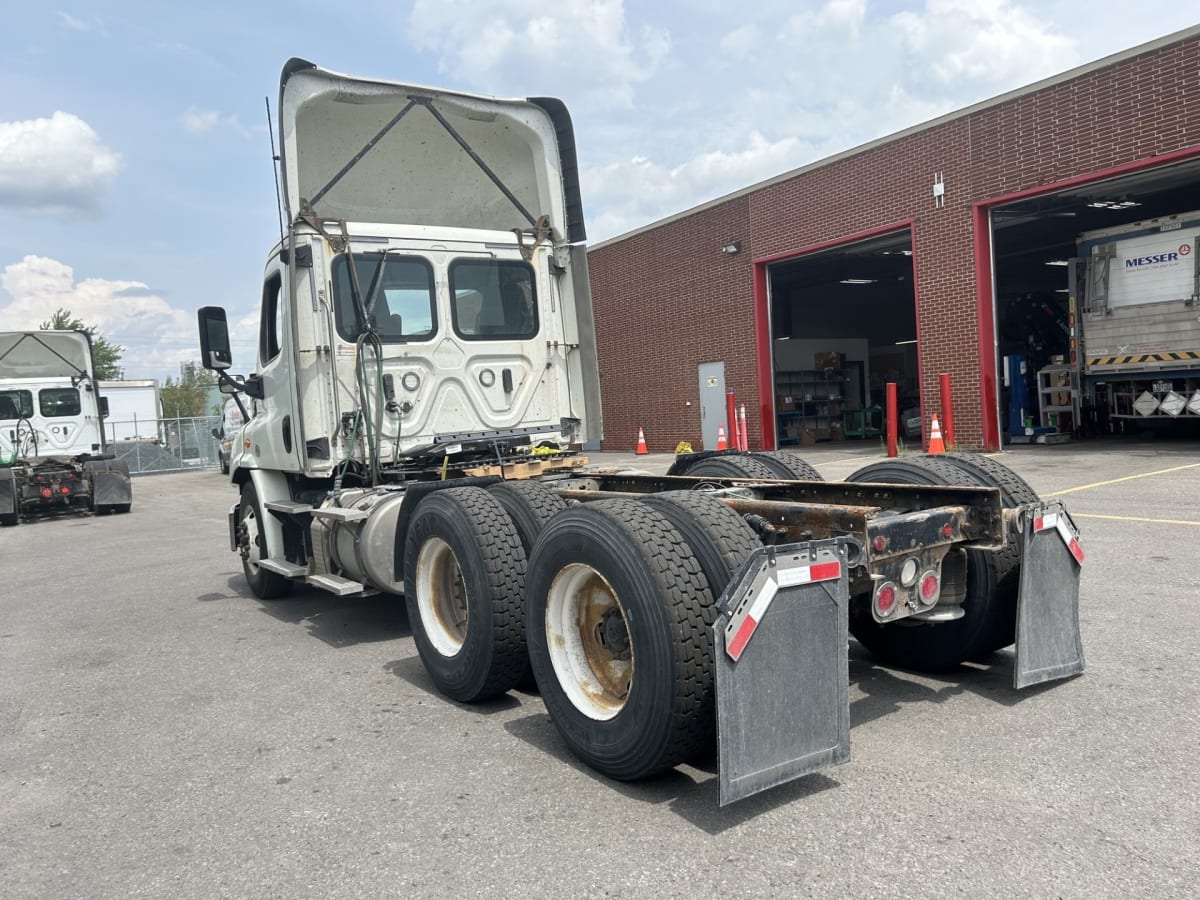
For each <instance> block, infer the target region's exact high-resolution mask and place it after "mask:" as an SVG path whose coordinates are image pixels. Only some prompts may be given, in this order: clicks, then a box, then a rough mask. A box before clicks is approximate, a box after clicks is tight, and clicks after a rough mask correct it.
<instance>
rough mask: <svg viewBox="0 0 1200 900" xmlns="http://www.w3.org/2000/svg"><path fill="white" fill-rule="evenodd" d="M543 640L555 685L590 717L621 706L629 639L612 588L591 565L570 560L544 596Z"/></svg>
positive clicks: (629, 673) (630, 665) (629, 680)
mask: <svg viewBox="0 0 1200 900" xmlns="http://www.w3.org/2000/svg"><path fill="white" fill-rule="evenodd" d="M546 642H547V649H548V651H549V654H550V661H551V663H552V665H553V666H554V672H555V675H556V677H557V679H558V683H559V685H560V686H561V687H562V689H563V692H564V693H565V694H566V695H567V698H568V699H569V700H570V701H571V703H572V704H573V705H574V706H575V708H576V709H578V710H579V711H580V712H582V713H583V714H584V715H586V716H588V717H589V718H592V719H596V720H598V721H605V720H608V719H611V718H613V717H614V716H616V715H617V713H619V712H620V711H621V710H622V709H624V708H625V702H626V700H627V699H628V697H629V690H630V688H631V686H632V684H633V670H634V659H633V642H632V640H631V639H630V635H629V623H628V621H627V620H626V618H625V610H624V608H623V607H622V606H621V601H620V599H619V598H618V597H617V594H616V591H614V590H613V588H612V585H611V584H609V583H608V580H607V579H605V577H604V576H603V575H601V574H600V573H599V572H597V571H596V570H595V569H593V568H592V567H591V566H588V565H584V564H582V563H572V564H571V565H569V566H566V567H564V568H563V569H562V570H561V571H559V573H558V574H557V575H556V576H555V578H554V581H553V583H552V584H551V585H550V591H549V593H548V595H547V597H546Z"/></svg>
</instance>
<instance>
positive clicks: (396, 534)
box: [199, 60, 1083, 803]
mask: <svg viewBox="0 0 1200 900" xmlns="http://www.w3.org/2000/svg"><path fill="white" fill-rule="evenodd" d="M279 126H280V133H281V140H282V148H281V155H280V169H281V173H282V185H283V189H282V191H281V194H282V202H283V212H284V215H285V222H286V230H285V233H284V234H283V235H282V238H281V240H280V242H279V243H278V244H277V245H276V246H275V247H274V249H272V250H271V252H270V254H269V255H268V259H267V265H266V272H265V275H264V279H263V289H262V313H261V317H260V326H259V335H258V363H257V369H256V371H255V372H254V373H253V374H251V375H249V376H247V377H245V378H236V379H235V378H232V377H231V376H230V375H229V374H228V373H227V370H228V369H229V368H230V366H231V353H230V340H229V332H228V325H227V318H226V314H225V311H224V310H223V309H221V308H219V307H206V308H204V309H201V310H200V311H199V326H200V348H201V354H202V359H203V362H204V365H205V366H206V367H208V368H210V369H213V370H215V371H216V372H217V373H218V376H219V378H220V380H221V383H222V387H223V389H224V390H226V391H228V392H232V393H234V394H235V396H236V397H238V399H239V401H241V400H242V399H244V397H243V395H244V396H245V397H248V398H249V399H250V400H251V401H252V402H253V404H254V408H255V416H254V418H252V419H250V418H249V417H247V419H248V420H247V422H246V424H245V426H244V427H243V429H242V431H241V434H240V438H239V440H238V441H237V442H235V447H234V450H233V453H232V457H231V463H230V465H231V473H230V477H231V480H232V482H233V484H234V485H236V486H237V487H238V488H239V490H240V497H239V499H238V502H237V503H236V504H234V505H233V507H232V508H231V510H230V513H229V540H230V545H231V549H232V550H233V551H234V552H236V553H238V554H239V555H240V556H241V559H242V565H243V571H244V573H245V577H246V581H247V582H248V584H249V587H250V589H251V591H252V592H253V593H254V594H255V596H257V597H259V598H261V599H263V600H272V599H276V598H282V597H284V596H286V595H287V594H288V593H289V592H290V591H291V590H292V588H293V587H294V586H295V585H297V584H307V585H311V586H315V587H318V588H321V589H324V590H327V591H332V592H334V593H335V594H340V595H363V594H380V595H383V596H384V597H385V598H386V597H387V596H403V598H404V602H405V604H406V606H407V611H408V616H409V621H410V624H411V627H412V632H413V637H414V640H415V643H416V647H417V651H418V653H419V655H420V658H421V660H422V662H423V664H424V666H425V668H426V670H427V671H428V673H429V675H430V678H431V679H432V681H433V683H434V684H435V685H436V687H437V688H438V690H440V691H441V692H443V693H444V694H446V695H447V696H449V697H452V698H454V699H456V700H459V701H462V702H473V701H476V700H480V699H483V698H486V697H491V696H494V695H496V694H499V693H503V692H505V691H507V690H509V689H511V688H513V687H514V686H516V685H518V684H522V683H528V682H529V680H530V678H532V680H533V681H534V682H536V685H537V687H538V689H539V691H540V693H541V695H542V697H543V699H544V701H545V704H546V709H547V711H548V713H549V715H550V717H551V719H552V720H553V722H554V724H555V725H556V727H557V728H558V730H559V732H560V734H561V735H562V737H563V739H564V741H565V742H566V744H567V745H568V746H569V747H570V748H571V749H572V750H573V751H574V752H575V753H576V754H577V755H578V756H579V757H580V758H582V759H583V760H585V761H586V762H587V763H588V764H589V765H591V766H593V767H594V768H596V769H597V770H598V771H600V772H603V773H605V774H607V775H609V776H612V777H614V778H618V779H635V778H641V777H644V776H647V775H650V774H652V773H654V772H657V771H659V770H662V769H664V768H668V767H671V766H674V765H676V764H678V763H680V762H684V761H687V760H690V759H694V758H697V757H705V756H707V755H710V754H711V753H712V751H713V749H714V747H715V748H716V749H717V751H718V754H719V756H718V758H719V765H720V778H721V802H722V803H728V802H731V801H733V800H737V799H739V798H741V797H744V796H746V795H748V794H751V793H754V792H755V791H758V790H763V789H765V788H768V787H771V786H772V785H775V784H779V783H781V782H783V781H787V780H790V779H791V778H795V777H798V776H799V775H802V774H804V773H806V772H811V771H814V770H816V769H819V768H822V767H824V766H828V765H833V764H835V763H838V762H841V761H844V760H845V759H846V758H848V754H849V699H848V670H847V655H846V642H847V640H848V633H849V632H853V633H854V634H855V635H856V636H857V638H858V639H859V641H861V642H862V643H863V644H864V645H865V646H866V647H867V648H869V649H870V650H871V651H872V652H874V653H875V654H877V655H878V656H879V657H880V658H881V659H882V660H884V661H885V662H890V663H894V664H897V665H903V666H911V667H914V668H919V669H938V668H945V667H948V666H954V665H957V664H958V663H960V662H962V661H963V660H965V659H968V658H975V657H978V656H981V655H986V654H988V653H990V652H991V651H993V650H995V649H997V648H999V647H1003V646H1006V645H1009V644H1011V643H1013V642H1014V639H1015V641H1016V648H1017V650H1016V662H1015V667H1014V670H1015V676H1014V680H1015V683H1016V684H1017V686H1025V685H1027V684H1034V683H1039V682H1044V681H1048V680H1052V679H1056V678H1062V677H1066V676H1068V675H1072V674H1075V673H1078V672H1080V671H1082V667H1083V655H1082V647H1081V644H1080V639H1079V629H1078V610H1077V603H1078V583H1079V582H1078V579H1079V571H1080V564H1081V562H1082V558H1083V554H1082V550H1081V549H1080V548H1079V542H1078V533H1077V532H1076V530H1075V528H1074V525H1073V524H1072V523H1071V520H1070V518H1069V516H1068V515H1067V513H1066V511H1065V509H1063V507H1062V505H1061V504H1060V503H1043V502H1041V501H1040V500H1039V499H1038V497H1037V495H1036V494H1035V493H1034V492H1033V491H1032V490H1031V489H1030V488H1029V486H1028V485H1027V484H1025V483H1024V482H1022V481H1021V480H1020V479H1019V478H1017V477H1016V476H1015V475H1014V474H1013V473H1012V472H1010V471H1008V470H1007V469H1006V468H1005V467H1003V466H1002V465H1000V464H999V463H997V462H995V461H993V460H991V459H988V458H982V457H980V458H976V457H973V456H970V455H957V454H948V455H945V456H938V457H914V458H906V459H904V460H893V461H887V462H880V463H876V464H873V465H870V466H867V467H866V468H864V469H863V470H861V471H860V472H859V473H857V475H856V477H855V478H853V479H852V480H851V481H850V482H847V483H836V484H834V483H825V482H823V481H821V479H820V476H819V475H818V474H817V473H816V471H815V470H814V469H812V467H811V466H809V465H808V464H807V463H805V461H804V460H803V459H801V458H800V457H798V456H796V455H795V454H790V453H770V452H758V453H728V452H713V453H698V454H688V455H683V456H680V457H678V458H677V459H676V462H675V464H674V466H673V467H672V470H671V472H670V473H669V474H668V475H666V476H651V475H646V474H639V473H636V472H624V471H597V470H594V469H592V468H590V467H587V466H585V465H584V463H585V460H584V458H583V456H582V455H581V444H582V443H584V442H585V441H589V440H597V439H598V438H599V437H600V433H601V429H600V402H599V392H598V383H599V379H598V374H597V368H598V367H597V357H596V349H595V338H594V335H593V329H592V310H591V304H590V295H589V292H588V278H587V268H586V262H587V260H586V255H585V250H584V222H583V215H582V206H581V203H580V197H579V178H578V173H577V169H576V162H575V153H574V144H573V136H572V128H571V122H570V118H569V116H568V114H567V110H566V109H565V107H564V106H563V104H562V103H560V102H559V101H556V100H550V99H544V98H534V99H519V100H501V99H495V98H490V97H482V96H476V95H469V94H463V93H457V92H451V91H446V90H440V89H435V88H428V87H421V86H417V85H411V84H403V83H398V82H392V81H381V80H376V79H365V78H357V77H352V76H347V75H342V74H339V73H335V72H331V71H328V70H324V69H320V68H318V67H316V66H314V65H313V64H311V63H308V62H305V61H302V60H292V61H290V62H289V63H287V65H286V66H285V67H284V69H283V73H282V77H281V87H280V102H279ZM653 388H654V386H653V385H647V390H652V389H653ZM907 764H909V763H903V765H907ZM911 764H913V765H919V764H920V762H919V761H913V762H912V763H911Z"/></svg>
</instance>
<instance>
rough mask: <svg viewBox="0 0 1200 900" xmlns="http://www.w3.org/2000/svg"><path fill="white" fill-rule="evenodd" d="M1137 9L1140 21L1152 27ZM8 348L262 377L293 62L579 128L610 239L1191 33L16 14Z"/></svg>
mask: <svg viewBox="0 0 1200 900" xmlns="http://www.w3.org/2000/svg"><path fill="white" fill-rule="evenodd" d="M1131 9H1136V15H1131V14H1130V12H1131ZM0 12H2V16H0V21H3V26H4V34H5V42H4V43H5V48H4V53H3V54H0V329H5V330H8V329H14V328H29V327H36V326H37V325H38V324H39V323H40V322H42V321H44V320H46V319H47V318H49V316H50V315H51V314H52V313H53V311H54V310H55V309H56V308H59V307H64V308H68V309H70V310H71V311H72V313H74V314H75V315H76V316H78V317H80V318H82V319H83V320H84V321H86V322H88V323H90V324H94V325H96V326H97V327H98V328H99V329H100V331H101V333H102V334H104V336H105V337H107V338H108V339H109V340H111V341H114V342H116V343H119V344H121V345H123V346H124V347H125V348H126V350H125V354H124V359H123V364H124V366H125V374H126V377H129V378H158V379H160V380H161V379H165V378H166V377H167V376H168V375H171V374H176V375H177V374H178V366H179V363H180V362H181V361H185V360H191V359H195V358H197V357H198V351H197V349H196V346H195V345H196V339H195V310H196V309H197V307H200V306H204V305H208V304H220V305H223V306H225V307H227V308H228V310H229V314H230V321H231V322H233V323H240V324H237V325H235V327H236V328H238V329H239V331H240V335H241V337H242V339H241V340H239V341H238V342H237V343H238V344H239V350H238V355H237V357H236V359H235V371H242V372H245V371H249V370H251V369H252V368H253V365H254V362H253V359H252V358H251V356H250V353H249V351H248V350H246V349H245V348H247V347H249V346H251V345H252V342H253V335H252V333H251V331H250V329H251V328H252V327H253V324H252V323H253V320H254V315H255V308H256V305H257V298H258V289H259V281H260V278H261V273H262V263H263V255H264V253H265V252H266V250H267V249H268V247H269V245H270V244H271V243H272V242H273V241H274V240H275V239H276V237H277V234H278V220H277V217H276V207H275V187H274V181H273V178H272V173H271V162H270V147H269V143H268V137H267V131H266V125H265V120H266V112H265V104H264V98H265V97H267V96H270V97H271V98H272V104H274V98H275V97H276V96H277V94H278V77H279V69H280V67H281V66H282V64H283V62H284V61H285V60H286V59H288V58H289V57H291V56H300V57H304V58H306V59H309V60H311V61H313V62H315V63H318V64H319V65H322V66H325V67H327V68H332V69H337V70H339V71H344V72H352V73H355V74H362V75H370V76H376V77H384V78H394V79H397V80H404V81H414V82H418V83H423V84H433V85H440V86H449V87H457V88H462V89H465V90H470V91H475V92H479V93H487V94H497V95H502V96H530V95H550V96H558V97H561V98H562V99H563V100H565V101H566V103H567V105H568V107H569V108H570V109H571V111H572V115H573V118H574V121H575V130H576V137H577V141H578V146H579V163H580V166H581V169H582V176H583V197H584V208H585V211H586V214H587V220H588V236H589V239H590V240H591V241H592V242H593V243H594V242H596V241H598V240H603V239H604V238H607V237H612V236H614V235H617V234H620V233H622V232H624V231H627V230H629V229H632V228H636V227H639V226H641V225H645V224H647V223H649V222H652V221H654V220H655V219H657V218H661V217H663V216H666V215H670V214H672V213H675V212H679V211H681V210H684V209H687V208H688V207H690V206H693V205H695V204H698V203H702V202H704V201H706V200H710V199H712V198H714V197H718V196H720V195H722V194H725V193H728V192H730V191H733V190H737V189H738V188H741V187H744V186H746V185H749V184H751V183H753V182H755V181H758V180H761V179H764V178H769V177H771V176H773V175H777V174H779V173H781V172H784V171H786V170H788V169H790V168H794V167H796V166H799V165H802V164H804V163H807V162H810V161H812V160H816V159H820V158H822V157H825V156H828V155H830V154H832V153H836V152H838V151H840V150H844V149H846V148H849V147H853V146H856V145H858V144H861V143H864V142H866V141H870V140H872V139H874V138H877V137H881V136H883V135H886V134H890V133H892V132H895V131H897V130H900V129H902V128H905V127H907V126H910V125H914V124H917V123H919V122H923V121H926V120H928V119H930V118H933V117H935V116H938V115H940V114H942V113H945V112H949V111H951V110H954V109H958V108H961V107H963V106H967V105H970V104H971V103H974V102H976V101H979V100H983V99H987V98H989V97H992V96H995V95H996V94H999V93H1002V92H1004V91H1007V90H1010V89H1012V88H1016V87H1020V86H1021V85H1024V84H1028V83H1030V82H1032V81H1036V80H1038V79H1039V78H1043V77H1045V76H1047V75H1052V74H1055V73H1057V72H1061V71H1064V70H1066V69H1069V68H1072V67H1074V66H1076V65H1079V64H1082V63H1085V62H1089V61H1092V60H1095V59H1098V58H1100V57H1103V56H1106V55H1108V54H1110V53H1114V52H1117V51H1120V50H1123V49H1126V48H1128V47H1132V46H1134V45H1136V44H1139V43H1142V42H1145V41H1148V40H1153V39H1154V38H1157V37H1161V36H1163V35H1165V34H1168V33H1170V32H1173V31H1176V30H1179V29H1182V28H1186V27H1189V26H1191V25H1193V24H1195V14H1194V12H1192V10H1191V7H1190V6H1189V5H1188V4H1185V3H1179V2H1177V0H1174V2H1169V3H1168V2H1160V0H1142V2H1141V3H1138V4H1137V5H1136V7H1130V5H1129V4H1128V3H1124V2H1122V3H1117V2H1113V0H1086V2H1085V0H1042V2H1038V3H1036V4H1035V3H1033V2H1031V0H827V2H817V0H814V2H808V0H786V2H773V0H763V2H750V3H741V4H738V3H730V2H728V0H690V2H683V0H654V2H651V0H642V2H635V0H624V2H622V0H557V2H555V3H545V2H533V0H414V2H398V0H390V2H376V0H357V2H355V3H347V4H337V3H332V4H331V3H328V2H319V3H318V2H313V0H290V2H288V3H276V2H274V0H260V2H245V0H240V2H237V3H233V2H226V0H208V2H196V3H187V4H183V3H174V2H164V0H90V2H87V3H82V2H67V3H61V4H57V5H56V3H55V0H49V3H48V4H35V3H17V2H16V0H2V4H0Z"/></svg>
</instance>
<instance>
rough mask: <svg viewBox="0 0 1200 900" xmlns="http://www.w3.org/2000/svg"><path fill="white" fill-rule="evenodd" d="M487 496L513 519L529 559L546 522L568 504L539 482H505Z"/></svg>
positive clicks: (494, 487)
mask: <svg viewBox="0 0 1200 900" xmlns="http://www.w3.org/2000/svg"><path fill="white" fill-rule="evenodd" d="M488 493H490V494H491V495H492V496H493V497H495V498H496V499H497V500H499V501H500V505H501V506H503V507H504V511H505V512H506V513H508V517H509V518H510V519H512V520H513V524H514V525H515V526H516V527H517V537H518V538H520V539H521V546H522V547H523V548H524V549H525V557H526V558H527V559H528V557H529V553H530V551H532V550H533V545H534V543H536V542H537V539H538V535H539V534H541V533H542V529H543V528H544V527H545V526H546V523H547V522H549V521H550V520H551V519H552V518H553V517H554V515H555V513H559V512H562V511H563V510H564V509H566V508H567V501H565V500H564V499H563V498H562V497H560V496H559V495H558V494H556V493H555V492H554V491H552V490H550V488H548V487H546V486H545V485H544V484H538V483H537V482H536V481H502V482H500V483H499V484H494V485H492V486H491V487H489V488H488Z"/></svg>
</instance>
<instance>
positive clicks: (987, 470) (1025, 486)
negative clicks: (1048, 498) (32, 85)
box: [945, 453, 1042, 655]
mask: <svg viewBox="0 0 1200 900" xmlns="http://www.w3.org/2000/svg"><path fill="white" fill-rule="evenodd" d="M945 459H946V462H948V463H950V464H952V465H955V466H958V467H960V468H962V469H963V470H964V471H968V472H970V473H971V474H972V475H973V476H974V477H975V479H976V480H977V481H978V483H979V484H983V485H987V486H988V487H997V488H999V489H1000V496H1001V497H1002V498H1003V500H1004V507H1005V509H1015V508H1016V507H1018V506H1022V505H1024V504H1027V503H1038V502H1040V501H1041V499H1042V498H1041V497H1039V496H1038V492H1037V491H1035V490H1034V489H1033V487H1032V486H1031V485H1030V484H1029V482H1028V481H1026V480H1025V479H1024V478H1022V477H1021V476H1020V475H1018V474H1017V473H1016V472H1014V471H1013V470H1012V469H1010V468H1009V467H1008V466H1006V465H1004V463H1002V462H1000V461H998V460H995V459H992V458H991V457H990V456H983V455H982V454H979V453H947V454H946V455H945ZM1020 552H1021V551H1020V544H1019V543H1014V544H1013V545H1011V550H1010V552H1009V555H1010V556H1011V558H1012V560H1013V562H1012V565H1011V567H1010V568H1009V569H1008V571H1006V572H1005V573H1004V574H1003V575H1002V576H1001V583H1000V584H999V586H998V590H999V594H1000V602H1001V603H1003V604H1005V607H1006V608H1005V609H1004V611H1003V612H1001V613H998V614H997V616H996V619H995V629H994V631H993V633H992V637H991V640H989V641H988V645H987V646H986V647H985V648H984V649H983V651H982V653H983V654H985V655H986V654H987V653H993V652H995V651H996V650H999V649H1000V648H1002V647H1007V646H1009V645H1010V644H1012V643H1013V642H1014V641H1015V640H1016V639H1017V633H1016V632H1017V595H1018V594H1019V592H1020V588H1021V558H1020Z"/></svg>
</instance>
